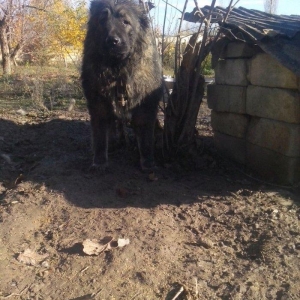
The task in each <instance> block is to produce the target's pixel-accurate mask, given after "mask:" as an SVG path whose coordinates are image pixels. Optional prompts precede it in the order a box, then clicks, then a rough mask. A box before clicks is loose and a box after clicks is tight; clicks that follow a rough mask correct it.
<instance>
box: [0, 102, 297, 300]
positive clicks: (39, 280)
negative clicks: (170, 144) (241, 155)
mask: <svg viewBox="0 0 300 300" xmlns="http://www.w3.org/2000/svg"><path fill="white" fill-rule="evenodd" d="M205 105H206V103H203V106H202V108H201V114H200V116H199V123H198V130H199V134H200V137H199V140H200V141H201V143H200V144H201V145H202V147H200V148H201V149H199V152H200V153H199V162H198V163H197V166H196V168H195V170H193V171H188V170H183V169H182V168H176V167H171V168H167V167H160V168H159V169H158V171H157V172H156V173H155V176H156V177H157V178H149V176H148V174H143V173H141V172H140V171H139V169H138V168H137V161H138V158H137V154H136V150H131V151H129V150H126V149H121V150H118V151H116V152H114V153H111V155H110V162H111V163H110V166H111V167H110V171H109V172H108V173H107V174H106V175H100V174H93V173H90V172H89V165H90V163H91V157H92V154H91V149H90V127H89V123H88V115H87V113H86V112H85V110H80V109H78V108H77V110H75V111H72V112H67V111H55V112H53V113H51V114H45V113H40V112H38V111H34V110H33V111H28V112H27V114H24V113H22V112H20V111H19V113H17V111H16V109H5V110H2V111H1V112H0V114H1V115H0V116H1V119H0V155H1V157H0V270H1V271H0V299H39V300H50V299H54V300H60V299H62V300H65V299H68V300H71V299H73V300H74V299H77V300H79V299H126V300H133V299H136V300H138V299H140V300H142V299H143V300H144V299H147V300H148V299H149V300H150V299H166V300H171V299H236V300H238V299H243V300H244V299H277V300H280V299H282V300H283V299H300V284H299V282H300V236H299V233H300V228H299V219H300V208H299V203H300V202H299V201H300V200H299V187H292V188H287V187H279V186H273V185H269V184H267V183H265V182H263V181H259V180H255V179H254V178H251V177H249V176H247V175H246V174H245V173H248V171H247V170H243V168H242V167H241V166H238V165H235V164H233V163H232V162H230V161H227V160H225V159H224V158H222V157H220V156H219V155H218V153H217V152H216V150H215V149H214V146H213V142H212V131H211V129H210V118H209V110H208V109H207V107H206V106H205ZM22 114H24V115H22ZM21 174H22V175H21ZM150 179H157V180H150ZM106 236H111V237H113V238H114V239H115V240H116V239H118V238H126V239H129V240H130V243H129V245H126V246H124V247H123V248H113V249H111V250H110V251H106V252H103V253H101V254H99V255H94V256H89V255H87V254H85V253H84V252H83V246H82V243H83V241H85V240H86V239H97V240H101V239H103V238H104V237H106ZM28 249H30V250H32V251H33V252H34V253H36V254H38V255H39V256H37V257H36V259H35V261H34V260H33V258H31V259H27V260H26V259H24V258H23V259H21V256H20V254H23V255H24V251H25V250H27V252H25V253H28ZM180 291H181V293H180Z"/></svg>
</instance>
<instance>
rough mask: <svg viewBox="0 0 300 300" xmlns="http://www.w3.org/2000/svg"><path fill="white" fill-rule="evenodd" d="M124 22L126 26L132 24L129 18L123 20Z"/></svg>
mask: <svg viewBox="0 0 300 300" xmlns="http://www.w3.org/2000/svg"><path fill="white" fill-rule="evenodd" d="M123 24H124V25H125V26H128V25H131V24H130V22H129V21H128V20H126V19H124V20H123Z"/></svg>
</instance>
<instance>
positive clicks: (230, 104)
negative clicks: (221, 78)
mask: <svg viewBox="0 0 300 300" xmlns="http://www.w3.org/2000/svg"><path fill="white" fill-rule="evenodd" d="M207 103H208V107H209V108H210V109H213V110H215V111H219V112H232V113H239V114H245V113H246V87H242V86H234V85H217V84H210V85H208V86H207Z"/></svg>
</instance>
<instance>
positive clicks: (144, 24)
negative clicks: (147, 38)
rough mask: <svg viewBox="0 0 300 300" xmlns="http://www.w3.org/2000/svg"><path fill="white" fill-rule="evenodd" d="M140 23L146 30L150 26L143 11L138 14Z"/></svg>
mask: <svg viewBox="0 0 300 300" xmlns="http://www.w3.org/2000/svg"><path fill="white" fill-rule="evenodd" d="M140 24H141V27H142V29H143V30H147V29H148V28H149V27H150V21H149V18H148V16H147V14H146V12H145V11H143V13H141V15H140Z"/></svg>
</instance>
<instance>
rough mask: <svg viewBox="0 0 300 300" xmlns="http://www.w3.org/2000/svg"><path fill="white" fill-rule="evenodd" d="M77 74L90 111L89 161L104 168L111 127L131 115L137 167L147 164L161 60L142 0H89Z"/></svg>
mask: <svg viewBox="0 0 300 300" xmlns="http://www.w3.org/2000/svg"><path fill="white" fill-rule="evenodd" d="M81 78H82V86H83V90H84V94H85V97H86V99H87V103H88V109H89V113H90V117H91V127H92V138H93V150H94V160H93V166H94V167H96V168H100V169H101V170H105V168H106V167H107V161H108V154H107V153H108V140H109V134H110V131H111V129H112V128H113V127H114V124H115V123H116V120H117V119H122V120H124V119H125V118H130V119H131V124H132V127H133V128H134V130H135V134H136V137H137V142H138V147H139V152H140V163H141V168H142V169H144V170H145V169H151V168H152V167H153V166H154V158H153V135H154V133H153V131H154V125H155V121H156V115H157V106H158V102H159V100H160V99H161V97H162V82H161V64H160V59H159V55H158V53H157V49H156V46H155V43H154V38H153V34H152V31H151V28H150V24H149V20H148V17H147V14H146V12H145V11H144V9H143V7H142V6H141V5H139V4H137V3H135V2H134V1H133V0H132V1H130V0H94V1H92V2H91V7H90V19H89V22H88V30H87V35H86V38H85V43H84V52H83V65H82V74H81Z"/></svg>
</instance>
